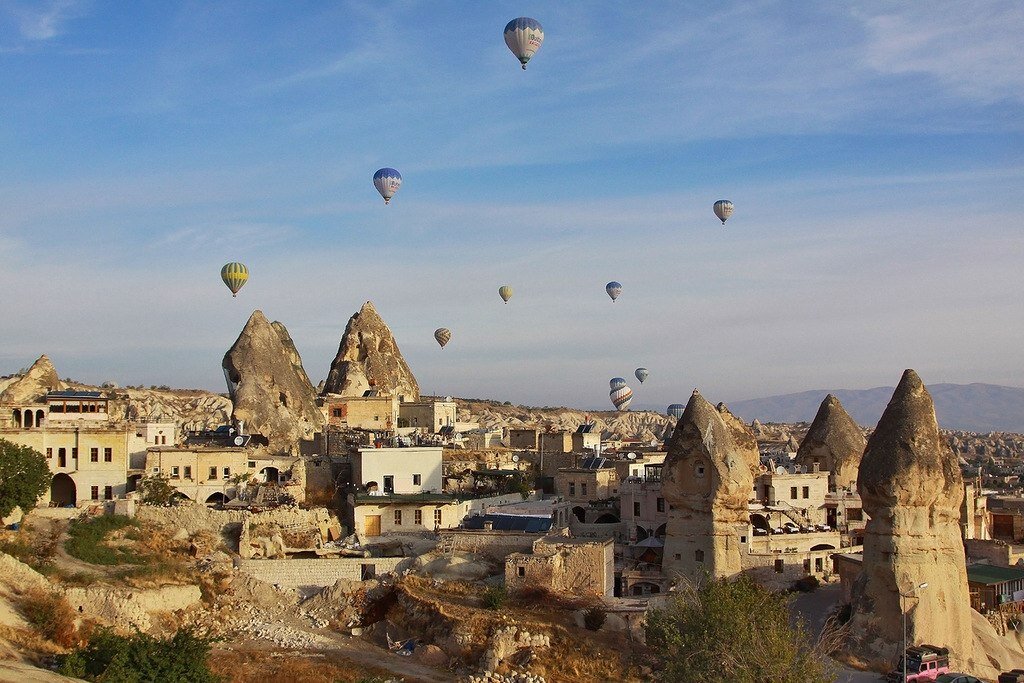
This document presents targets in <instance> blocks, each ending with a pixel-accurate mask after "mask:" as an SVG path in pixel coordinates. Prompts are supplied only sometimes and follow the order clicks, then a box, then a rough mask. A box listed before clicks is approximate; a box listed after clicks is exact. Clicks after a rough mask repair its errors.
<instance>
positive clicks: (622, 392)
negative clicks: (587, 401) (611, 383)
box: [608, 385, 633, 411]
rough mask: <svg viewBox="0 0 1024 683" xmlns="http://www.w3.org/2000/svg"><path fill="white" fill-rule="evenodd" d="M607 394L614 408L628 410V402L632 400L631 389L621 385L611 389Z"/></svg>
mask: <svg viewBox="0 0 1024 683" xmlns="http://www.w3.org/2000/svg"><path fill="white" fill-rule="evenodd" d="M608 396H609V398H611V400H612V404H613V405H614V406H615V409H616V410H618V411H626V410H629V402H630V401H632V400H633V390H632V389H630V388H629V387H627V386H625V385H623V386H621V387H619V388H618V389H612V390H611V391H610V392H609V393H608Z"/></svg>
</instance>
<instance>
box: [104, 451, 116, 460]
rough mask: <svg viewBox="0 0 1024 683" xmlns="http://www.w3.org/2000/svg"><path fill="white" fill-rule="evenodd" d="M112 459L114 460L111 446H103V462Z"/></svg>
mask: <svg viewBox="0 0 1024 683" xmlns="http://www.w3.org/2000/svg"><path fill="white" fill-rule="evenodd" d="M113 461H114V449H113V448H104V449H103V462H113Z"/></svg>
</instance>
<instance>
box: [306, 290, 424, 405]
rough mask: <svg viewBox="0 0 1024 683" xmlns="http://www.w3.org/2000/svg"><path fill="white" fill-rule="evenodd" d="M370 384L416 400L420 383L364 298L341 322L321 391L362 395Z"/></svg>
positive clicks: (384, 324)
mask: <svg viewBox="0 0 1024 683" xmlns="http://www.w3.org/2000/svg"><path fill="white" fill-rule="evenodd" d="M371 386H373V387H375V388H377V389H381V390H383V391H385V392H387V393H389V394H392V395H399V396H404V397H405V400H407V401H416V400H419V395H420V387H419V385H418V384H417V383H416V378H415V377H414V376H413V374H412V370H410V369H409V365H408V364H407V363H406V362H405V358H403V357H402V352H401V351H399V350H398V343H397V342H395V338H394V336H393V335H392V334H391V330H390V329H389V328H388V326H387V324H386V323H385V322H384V320H383V319H382V318H381V317H380V315H379V314H378V313H377V309H376V308H374V306H373V303H372V302H369V301H367V302H366V303H365V304H363V307H362V308H360V309H359V312H358V313H356V314H355V315H353V316H352V317H351V318H349V321H348V325H346V326H345V333H344V334H343V335H342V337H341V344H340V345H339V346H338V354H337V355H336V356H335V358H334V361H333V362H331V371H330V373H329V374H328V376H327V381H326V382H325V383H324V388H323V394H338V395H341V396H362V395H363V392H364V391H366V390H367V389H369V388H370V387H371Z"/></svg>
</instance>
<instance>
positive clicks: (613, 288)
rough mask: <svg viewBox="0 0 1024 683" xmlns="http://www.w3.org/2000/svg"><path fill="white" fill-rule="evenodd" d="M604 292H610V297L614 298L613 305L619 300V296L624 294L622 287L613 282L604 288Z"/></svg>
mask: <svg viewBox="0 0 1024 683" xmlns="http://www.w3.org/2000/svg"><path fill="white" fill-rule="evenodd" d="M604 291H606V292H608V296H610V297H611V298H612V303H615V300H616V299H618V298H619V294H622V285H620V284H619V283H618V282H615V281H614V280H612V281H611V282H609V283H608V284H606V285H605V286H604Z"/></svg>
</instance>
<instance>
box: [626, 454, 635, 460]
mask: <svg viewBox="0 0 1024 683" xmlns="http://www.w3.org/2000/svg"><path fill="white" fill-rule="evenodd" d="M626 457H627V458H629V459H630V460H636V453H626Z"/></svg>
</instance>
